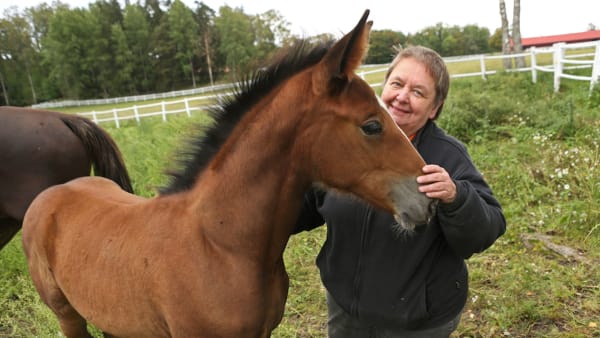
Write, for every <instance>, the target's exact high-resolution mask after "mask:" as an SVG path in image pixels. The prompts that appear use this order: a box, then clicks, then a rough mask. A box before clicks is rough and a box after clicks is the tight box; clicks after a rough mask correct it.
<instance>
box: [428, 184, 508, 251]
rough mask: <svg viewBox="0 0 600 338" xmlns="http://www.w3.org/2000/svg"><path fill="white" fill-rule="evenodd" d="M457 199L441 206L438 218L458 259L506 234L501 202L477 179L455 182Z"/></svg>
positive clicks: (483, 247)
mask: <svg viewBox="0 0 600 338" xmlns="http://www.w3.org/2000/svg"><path fill="white" fill-rule="evenodd" d="M455 184H456V190H457V198H456V199H455V201H454V202H453V203H450V204H440V206H439V208H438V219H439V223H440V227H441V228H442V231H443V232H444V235H445V237H446V240H447V241H448V243H449V245H450V247H451V248H452V249H453V250H454V251H455V252H456V253H457V254H458V255H460V256H461V257H463V258H469V257H470V256H471V255H473V254H474V253H478V252H482V251H483V250H485V249H487V248H488V247H490V246H491V245H492V244H493V243H494V242H495V241H496V239H497V238H498V237H500V236H501V235H502V234H504V232H505V231H506V220H505V218H504V214H503V212H502V207H501V206H500V203H499V202H498V201H497V200H496V198H494V196H493V194H492V191H491V189H490V188H489V187H488V186H487V184H486V183H485V182H484V181H483V178H480V179H475V180H474V179H456V180H455Z"/></svg>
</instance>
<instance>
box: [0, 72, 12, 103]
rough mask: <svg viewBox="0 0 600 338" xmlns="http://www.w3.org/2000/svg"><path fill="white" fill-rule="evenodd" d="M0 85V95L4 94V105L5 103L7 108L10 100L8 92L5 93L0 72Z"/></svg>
mask: <svg viewBox="0 0 600 338" xmlns="http://www.w3.org/2000/svg"><path fill="white" fill-rule="evenodd" d="M0 85H2V94H4V103H6V105H7V106H10V100H9V99H8V92H7V91H6V86H5V85H4V76H3V75H2V72H1V71H0Z"/></svg>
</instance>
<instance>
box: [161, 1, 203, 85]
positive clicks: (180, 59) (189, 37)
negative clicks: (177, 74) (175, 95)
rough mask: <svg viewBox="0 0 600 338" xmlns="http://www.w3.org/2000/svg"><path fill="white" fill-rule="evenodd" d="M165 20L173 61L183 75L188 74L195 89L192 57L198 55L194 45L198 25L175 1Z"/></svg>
mask: <svg viewBox="0 0 600 338" xmlns="http://www.w3.org/2000/svg"><path fill="white" fill-rule="evenodd" d="M166 18H167V20H168V22H169V24H168V36H169V38H170V39H171V41H172V46H173V47H174V48H175V50H174V52H175V61H176V62H177V63H178V65H179V66H180V67H181V70H182V72H183V73H184V74H186V73H189V74H190V77H191V80H192V86H193V87H194V88H196V76H195V67H194V61H193V57H194V55H196V54H198V49H199V46H198V44H197V43H196V34H197V32H198V24H197V23H196V20H194V13H193V12H192V10H191V9H189V8H188V7H187V6H186V5H185V4H184V3H183V2H181V1H180V0H175V1H173V3H172V4H171V8H170V9H169V12H168V13H167V14H166Z"/></svg>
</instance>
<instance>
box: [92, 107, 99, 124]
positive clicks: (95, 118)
mask: <svg viewBox="0 0 600 338" xmlns="http://www.w3.org/2000/svg"><path fill="white" fill-rule="evenodd" d="M92 118H93V120H94V122H95V123H96V124H98V116H96V111H95V110H92Z"/></svg>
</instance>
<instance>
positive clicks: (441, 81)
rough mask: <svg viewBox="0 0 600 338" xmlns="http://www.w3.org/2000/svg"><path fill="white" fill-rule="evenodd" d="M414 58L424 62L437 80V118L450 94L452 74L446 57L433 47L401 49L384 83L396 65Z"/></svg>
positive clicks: (435, 100)
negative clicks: (443, 57)
mask: <svg viewBox="0 0 600 338" xmlns="http://www.w3.org/2000/svg"><path fill="white" fill-rule="evenodd" d="M407 58H413V59H415V60H416V61H417V62H420V63H422V64H423V65H424V66H425V68H426V69H427V72H428V73H429V75H431V77H432V78H433V80H434V82H435V99H434V103H435V104H436V105H439V109H438V111H437V114H436V115H435V118H434V120H435V119H437V118H438V117H439V116H440V114H441V113H442V107H443V106H444V102H445V101H446V97H447V96H448V90H449V89H450V75H449V74H448V68H446V63H445V62H444V59H442V57H441V56H440V55H439V54H438V53H437V52H436V51H434V50H433V49H430V48H427V47H423V46H409V47H407V48H404V49H401V50H399V52H398V54H396V57H394V60H392V63H391V64H390V66H389V68H388V70H387V72H386V73H385V79H384V82H383V83H384V85H385V83H387V80H388V78H389V77H390V74H391V73H392V71H393V70H394V68H395V67H396V65H397V64H398V63H399V62H400V61H401V60H403V59H407Z"/></svg>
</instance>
